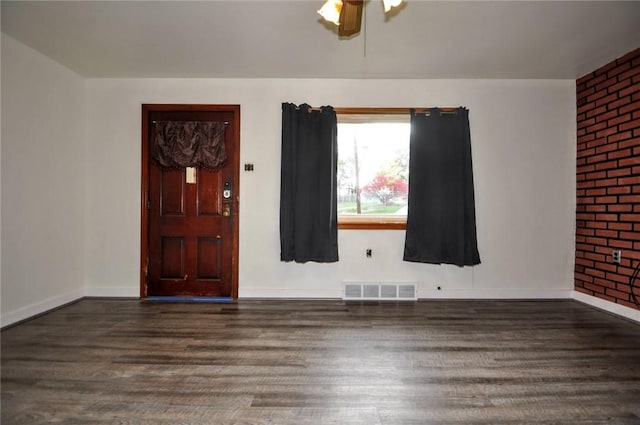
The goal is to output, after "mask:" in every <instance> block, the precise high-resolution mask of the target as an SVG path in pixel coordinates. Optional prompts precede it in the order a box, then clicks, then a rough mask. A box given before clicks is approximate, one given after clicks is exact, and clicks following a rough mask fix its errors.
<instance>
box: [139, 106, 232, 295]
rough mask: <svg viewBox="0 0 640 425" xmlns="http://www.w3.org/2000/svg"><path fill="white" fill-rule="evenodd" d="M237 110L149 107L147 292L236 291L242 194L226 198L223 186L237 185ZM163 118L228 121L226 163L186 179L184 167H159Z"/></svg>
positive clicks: (147, 119)
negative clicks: (154, 155)
mask: <svg viewBox="0 0 640 425" xmlns="http://www.w3.org/2000/svg"><path fill="white" fill-rule="evenodd" d="M145 106H152V105H145ZM192 107H193V106H192ZM238 115H239V110H236V109H232V110H229V111H220V110H207V111H203V110H188V111H181V110H161V111H148V113H147V118H146V121H147V122H146V126H147V128H146V134H147V140H146V142H147V149H146V152H145V154H146V158H147V168H146V171H147V174H148V182H147V188H148V190H147V200H148V203H147V210H146V214H143V216H144V215H146V218H147V233H148V235H147V241H148V242H147V267H146V269H145V282H144V284H143V285H144V288H143V291H142V292H143V296H158V295H161V296H217V297H236V296H237V230H238V227H237V219H238V211H237V206H238V205H237V199H238V194H237V191H235V192H232V196H230V197H229V198H225V197H223V190H224V189H225V184H227V186H230V187H232V188H237V187H238V182H237V180H238V178H237V176H238V169H239V167H238V157H237V156H238V144H239V139H238V134H237V131H238V128H239V126H238V123H237V122H236V120H238V119H239V116H238ZM144 118H145V112H144V107H143V121H145V120H144ZM164 120H179V121H191V120H192V121H224V122H225V123H226V129H225V148H226V152H227V157H228V160H227V164H226V165H225V166H224V167H222V168H220V169H216V170H208V169H203V168H198V169H196V173H195V182H193V181H188V180H187V172H186V171H187V170H186V169H185V168H183V169H165V168H163V167H161V166H159V165H158V164H157V163H155V161H154V160H152V159H151V152H153V149H154V146H155V144H154V143H155V124H154V122H155V121H164ZM144 125H145V123H144V122H143V126H144ZM143 145H144V141H143ZM143 151H145V149H144V146H143ZM143 174H144V170H143ZM143 177H144V176H143ZM143 186H144V184H143ZM144 229H145V226H144V217H143V232H144ZM143 253H144V249H143Z"/></svg>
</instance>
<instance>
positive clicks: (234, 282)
mask: <svg viewBox="0 0 640 425" xmlns="http://www.w3.org/2000/svg"><path fill="white" fill-rule="evenodd" d="M167 111H180V112H183V111H186V112H189V111H193V112H232V113H233V137H234V138H235V140H234V142H235V143H234V149H233V163H232V164H231V166H232V172H233V181H234V188H233V190H234V196H233V205H232V209H231V211H232V218H233V230H232V235H233V253H232V258H231V298H233V299H234V300H235V299H238V253H239V246H238V243H239V236H240V222H239V217H240V214H239V203H240V202H239V201H240V105H203V104H164V103H161V104H148V103H145V104H142V157H141V165H142V184H141V191H140V217H141V226H140V229H141V230H140V298H147V273H148V265H149V209H148V203H149V161H150V158H149V131H148V130H149V120H150V118H149V116H150V115H151V113H152V112H167Z"/></svg>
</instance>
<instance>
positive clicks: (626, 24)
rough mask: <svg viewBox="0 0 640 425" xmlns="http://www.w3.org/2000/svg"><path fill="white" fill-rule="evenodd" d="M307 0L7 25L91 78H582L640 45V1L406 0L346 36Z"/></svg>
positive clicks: (59, 9) (42, 12)
mask: <svg viewBox="0 0 640 425" xmlns="http://www.w3.org/2000/svg"><path fill="white" fill-rule="evenodd" d="M322 4H323V0H300V1H269V0H261V1H242V0H235V1H195V2H193V1H70V2H69V1H43V2H36V1H6V0H3V1H2V6H1V7H2V11H1V13H2V32H4V33H5V34H8V35H10V36H12V37H14V38H15V39H17V40H19V41H21V42H23V43H24V44H26V45H28V46H31V47H32V48H34V49H36V50H38V51H40V52H42V53H44V54H45V55H47V56H49V57H51V58H52V59H54V60H55V61H58V62H60V63H62V64H64V65H66V66H67V67H69V68H71V69H73V70H75V71H76V72H78V73H79V74H81V75H83V76H85V77H117V78H120V77H224V78H254V77H256V78H271V77H283V78H297V77H299V78H551V79H575V78H577V77H580V76H582V75H584V74H586V73H588V72H590V71H592V70H594V69H596V68H598V67H599V66H601V65H604V64H605V63H607V62H609V61H610V60H612V59H615V58H616V57H619V56H621V55H623V54H625V53H627V52H629V51H631V50H633V49H635V48H638V47H640V1H604V2H594V1H584V2H583V1H534V2H529V1H489V2H485V1H419V0H408V1H407V2H406V3H405V4H404V6H403V7H402V8H401V9H400V10H398V11H397V13H395V14H394V16H390V17H387V18H386V19H385V17H384V14H383V12H382V2H381V1H380V0H369V1H368V2H367V6H366V8H365V14H366V16H365V18H364V20H365V22H364V24H363V26H364V29H363V31H362V33H361V34H359V35H357V36H355V37H353V38H351V39H339V38H338V36H337V34H336V33H335V32H334V31H335V28H333V27H332V25H330V24H324V23H323V22H321V20H320V17H319V15H317V13H316V10H317V9H319V8H320V6H322Z"/></svg>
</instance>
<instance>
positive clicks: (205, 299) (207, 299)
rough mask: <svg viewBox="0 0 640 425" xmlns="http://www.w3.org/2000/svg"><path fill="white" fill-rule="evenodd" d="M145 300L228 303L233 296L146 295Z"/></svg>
mask: <svg viewBox="0 0 640 425" xmlns="http://www.w3.org/2000/svg"><path fill="white" fill-rule="evenodd" d="M144 300H145V301H156V302H165V303H230V302H233V298H226V297H147V298H145V299H144Z"/></svg>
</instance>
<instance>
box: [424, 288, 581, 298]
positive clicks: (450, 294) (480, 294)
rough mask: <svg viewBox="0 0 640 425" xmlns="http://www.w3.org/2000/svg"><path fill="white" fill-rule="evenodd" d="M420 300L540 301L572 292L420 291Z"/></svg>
mask: <svg viewBox="0 0 640 425" xmlns="http://www.w3.org/2000/svg"><path fill="white" fill-rule="evenodd" d="M418 298H419V299H450V300H456V299H457V300H462V299H477V300H483V299H484V300H486V299H496V300H540V299H567V298H571V291H570V290H557V289H500V288H496V289H483V290H478V289H461V290H443V291H433V290H420V289H418Z"/></svg>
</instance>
